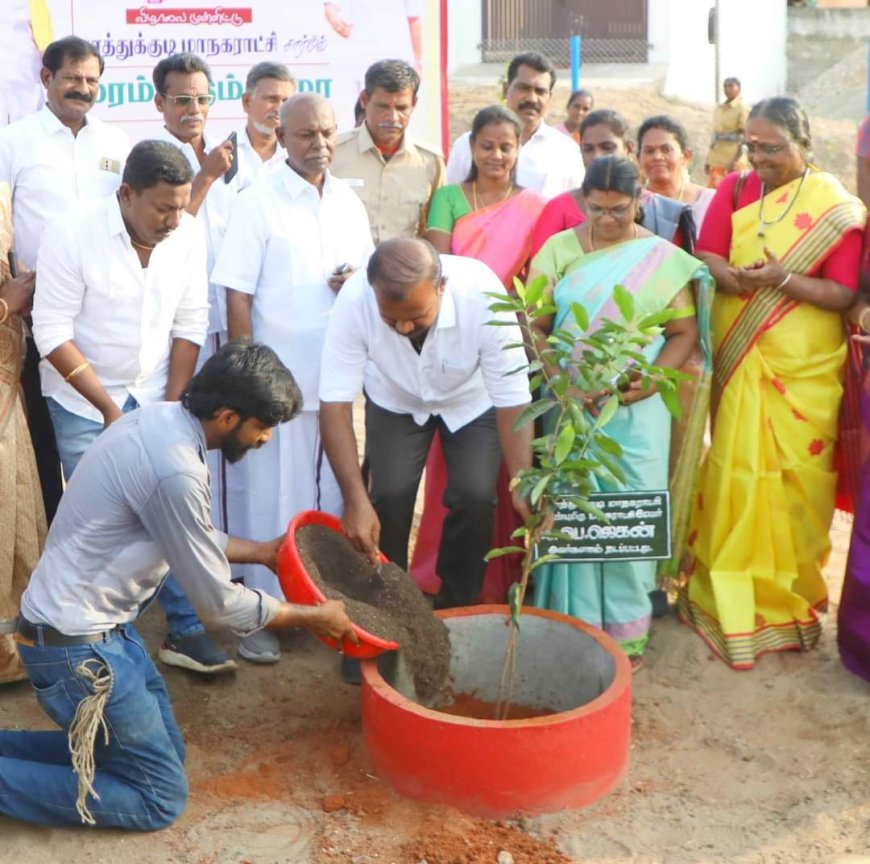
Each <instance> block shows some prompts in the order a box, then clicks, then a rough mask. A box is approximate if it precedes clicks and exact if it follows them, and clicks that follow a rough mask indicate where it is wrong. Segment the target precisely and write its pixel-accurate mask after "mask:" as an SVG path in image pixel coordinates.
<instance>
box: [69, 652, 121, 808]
mask: <svg viewBox="0 0 870 864" xmlns="http://www.w3.org/2000/svg"><path fill="white" fill-rule="evenodd" d="M92 666H93V667H94V668H92ZM76 674H77V675H81V677H82V678H85V679H87V680H88V681H89V682H90V683H91V686H92V687H93V691H94V692H93V693H92V694H91V695H90V696H87V697H85V698H84V699H82V701H81V702H79V704H78V705H77V706H76V713H75V717H74V718H73V722H72V724H71V725H70V727H69V736H68V740H69V751H70V754H71V755H72V768H73V771H75V773H76V774H78V778H79V797H78V799H77V800H76V810H78V814H79V816H80V817H81V820H82V822H83V823H84V824H85V825H96V820H95V819H94V817H93V815H91V811H90V810H89V809H88V804H87V797H88V795H92V796H93V797H94V798H95V799H96V800H97V801H99V800H100V796H99V795H98V794H97V791H96V789H94V779H95V775H96V772H97V765H96V761H95V759H94V744H95V742H96V739H97V733H98V732H99V729H100V727H102V729H103V738H104V743H105V744H108V743H109V727H108V725H107V724H106V717H105V710H106V702H107V701H108V699H109V693H110V692H111V690H112V673H111V671H110V670H109V667H108V666H106V664H105V663H103V662H101V661H100V660H96V659H94V658H91V659H89V660H85V661H84V662H83V663H82V664H80V665H79V666H77V667H76Z"/></svg>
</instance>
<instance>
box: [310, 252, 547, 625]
mask: <svg viewBox="0 0 870 864" xmlns="http://www.w3.org/2000/svg"><path fill="white" fill-rule="evenodd" d="M499 292H501V293H504V287H503V286H502V284H501V282H500V281H499V279H498V277H497V276H496V275H495V274H494V273H493V272H492V270H490V269H489V268H488V267H487V266H486V265H485V264H483V263H481V262H480V261H475V260H473V259H471V258H460V257H457V256H455V255H442V256H440V257H439V255H438V253H437V252H436V251H435V249H434V248H433V247H432V246H431V245H430V244H429V243H427V242H426V241H425V240H417V239H397V240H389V241H386V242H384V243H381V244H380V246H378V248H377V249H376V250H375V252H374V254H373V255H372V257H371V258H370V259H369V264H368V269H367V272H366V273H362V272H359V273H357V274H355V275H354V276H353V277H352V278H351V279H349V280H348V282H347V283H346V284H345V286H344V288H343V289H342V291H341V293H340V294H339V295H338V299H337V300H336V302H335V306H334V307H333V309H332V314H331V315H330V320H329V325H328V327H327V330H326V343H325V345H324V351H323V364H322V367H321V373H320V400H321V406H320V429H321V435H322V437H323V443H324V447H325V449H326V453H327V455H328V456H329V461H330V462H331V463H332V466H333V469H334V471H335V475H336V477H337V479H338V482H339V485H340V487H341V492H342V496H343V498H344V506H345V512H344V519H343V522H342V525H343V527H344V530H345V532H346V533H347V535H348V537H349V538H350V540H351V542H353V544H354V545H355V546H356V547H357V548H358V549H359V550H360V551H362V552H365V553H367V554H368V555H369V556H370V557H371V558H372V559H373V560H376V557H375V556H376V553H377V550H378V549H379V548H380V549H381V550H383V552H384V554H385V555H386V556H387V557H388V558H390V559H391V560H392V561H393V562H395V563H396V564H398V565H399V566H400V567H402V568H403V569H407V563H408V538H409V535H410V531H411V519H412V517H413V512H414V499H415V497H416V494H417V486H418V485H419V483H420V476H421V474H422V472H423V466H424V464H425V462H426V456H427V454H428V452H429V445H430V444H431V442H432V436H433V435H434V434H435V431H436V429H437V430H438V432H439V434H440V436H441V444H442V447H443V450H444V457H445V460H446V462H447V491H446V492H445V495H444V504H445V506H446V508H447V511H448V514H447V517H446V519H445V520H444V528H443V532H442V536H441V545H440V549H439V554H438V565H437V572H438V575H439V576H440V577H441V590H440V591H439V593H438V595H437V596H436V598H435V606H436V608H448V607H451V606H464V605H467V604H469V603H472V602H474V599H475V598H476V597H477V595H478V594H479V593H480V587H481V583H482V582H483V574H484V570H485V568H486V562H485V561H484V556H485V555H486V553H487V552H488V551H489V549H490V543H491V539H492V522H493V513H494V508H495V503H496V494H495V484H496V478H497V474H498V468H499V461H500V459H501V456H502V454H503V455H504V459H505V463H506V464H507V468H508V472H509V473H510V476H511V477H515V476H516V474H517V472H518V471H519V470H520V469H521V468H525V467H528V466H529V465H530V464H531V437H532V427H531V426H530V425H529V426H525V427H524V428H523V429H521V430H520V431H518V432H515V431H514V429H513V424H514V421H515V420H516V418H517V416H518V415H519V413H520V411H521V410H522V408H523V406H524V405H525V404H526V403H528V402H529V401H530V395H529V386H528V377H527V376H526V375H524V374H523V373H522V372H521V371H520V372H517V373H516V374H509V373H510V372H512V371H513V370H516V369H522V367H523V366H524V364H525V363H526V356H525V353H524V352H523V350H522V348H519V347H516V348H512V349H509V350H505V348H504V346H505V345H506V344H508V343H522V335H521V333H520V328H519V326H518V325H517V324H516V319H515V318H514V319H513V323H514V326H502V327H491V326H488V322H489V321H492V320H494V319H501V320H503V321H506V322H508V323H509V319H508V318H507V317H506V316H505V315H504V314H494V313H492V312H490V311H489V304H490V303H491V302H492V301H491V299H490V298H489V297H487V296H486V295H487V293H499ZM363 387H364V388H365V393H366V397H367V398H366V453H367V456H368V459H369V466H370V469H371V483H370V487H369V489H368V491H367V490H366V487H365V485H364V483H363V478H362V473H361V471H360V467H359V462H358V460H357V449H356V437H355V435H354V431H353V423H352V418H351V405H352V403H353V400H354V399H355V398H356V396H357V394H358V393H359V392H360V391H361V390H362V389H363ZM499 445H501V446H499ZM513 503H514V507H515V508H516V509H517V511H518V512H519V513H520V515H521V516H523V518H525V517H526V516H527V515H528V513H529V511H528V504H527V503H526V501H525V500H524V499H522V498H520V497H519V496H518V495H516V494H515V495H514V501H513Z"/></svg>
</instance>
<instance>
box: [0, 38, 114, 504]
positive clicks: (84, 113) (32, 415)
mask: <svg viewBox="0 0 870 864" xmlns="http://www.w3.org/2000/svg"><path fill="white" fill-rule="evenodd" d="M102 74H103V58H102V57H101V56H100V54H99V52H98V51H97V49H96V48H95V47H94V46H93V45H92V44H91V43H90V42H86V41H85V40H84V39H80V38H79V37H78V36H67V37H65V38H63V39H58V40H57V41H55V42H52V43H51V44H50V45H49V46H48V47H47V48H46V49H45V53H44V54H43V57H42V71H41V73H40V77H41V82H42V86H43V87H44V88H45V99H46V103H45V105H44V106H43V108H42V109H41V110H40V111H37V112H36V113H34V114H30V115H29V116H27V117H24V118H23V119H21V120H19V121H17V122H15V123H12V124H11V125H9V126H6V127H5V128H2V129H0V182H3V181H5V182H7V183H8V184H9V185H10V187H11V189H12V198H13V208H12V211H13V214H12V215H13V225H14V228H15V239H14V245H13V251H14V252H15V257H16V259H17V263H18V268H19V270H21V271H23V270H24V269H25V268H28V269H31V270H32V269H33V268H34V267H35V266H36V255H37V251H38V249H39V243H40V241H41V240H42V233H43V230H44V228H45V225H46V223H47V222H48V221H50V220H52V219H56V218H61V217H65V216H67V215H68V214H71V213H75V212H77V210H78V209H79V208H80V206H81V205H82V204H83V203H85V202H87V201H92V200H95V199H97V198H102V197H104V196H105V195H109V194H110V193H112V192H114V191H115V190H116V189H117V188H118V186H120V184H121V171H122V170H123V167H124V160H125V159H126V158H127V152H128V151H129V149H130V144H129V141H128V139H127V136H126V134H125V133H124V132H123V131H122V130H121V129H119V128H118V127H116V126H110V125H109V124H107V123H103V122H102V121H100V120H98V119H96V118H95V117H91V116H89V113H90V111H91V108H93V106H94V102H95V100H96V97H97V92H98V89H99V85H100V76H101V75H102ZM38 364H39V356H38V354H37V352H36V347H35V346H34V345H33V343H32V340H30V339H28V350H27V356H26V359H25V365H24V370H23V374H22V378H23V383H24V393H25V397H26V400H27V409H28V410H27V413H28V425H29V427H30V434H31V437H32V438H33V446H34V451H35V453H36V462H37V467H38V469H39V477H40V485H41V486H42V495H43V499H44V502H45V510H46V516H47V517H48V519H49V521H51V519H52V517H53V516H54V511H55V510H56V509H57V502H58V501H59V500H60V496H61V492H62V490H63V485H62V482H61V475H60V462H59V461H58V455H57V449H56V447H55V442H54V433H53V431H52V425H51V421H50V419H49V416H48V411H47V409H46V406H45V400H44V399H43V398H42V395H41V392H40V385H39V370H38Z"/></svg>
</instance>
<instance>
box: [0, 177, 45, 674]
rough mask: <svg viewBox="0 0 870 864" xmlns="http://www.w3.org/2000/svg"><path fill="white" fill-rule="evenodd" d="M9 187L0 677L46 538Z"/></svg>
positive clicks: (0, 316) (24, 297) (0, 415)
mask: <svg viewBox="0 0 870 864" xmlns="http://www.w3.org/2000/svg"><path fill="white" fill-rule="evenodd" d="M11 200H12V198H11V193H10V189H9V184H8V183H0V683H3V682H6V681H18V680H20V679H22V678H24V677H26V676H25V673H24V667H23V666H22V665H21V663H20V661H19V659H18V653H17V651H16V649H15V642H14V640H13V634H14V632H15V630H16V628H17V623H18V601H19V599H20V597H21V594H22V592H23V591H24V588H25V587H26V586H27V580H28V579H29V578H30V573H31V571H32V570H33V568H34V567H35V566H36V561H37V559H38V558H39V553H40V552H41V551H42V544H43V541H44V540H45V531H46V528H45V511H44V510H43V507H42V493H41V492H40V488H39V477H38V475H37V473H36V461H35V459H34V456H33V446H32V445H31V443H30V433H29V432H28V430H27V420H26V418H25V416H24V401H23V399H22V397H21V388H20V386H19V383H18V382H19V378H20V376H21V363H22V362H23V359H24V350H25V345H24V332H23V325H22V323H21V318H20V315H19V313H21V312H22V311H23V310H25V309H26V308H27V307H28V306H29V305H30V299H31V297H32V296H33V285H34V280H33V274H25V275H23V276H20V277H18V278H17V279H12V278H10V272H9V263H8V260H9V259H8V253H9V250H10V249H11V248H12V214H11V212H10V204H11Z"/></svg>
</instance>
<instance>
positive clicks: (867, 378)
mask: <svg viewBox="0 0 870 864" xmlns="http://www.w3.org/2000/svg"><path fill="white" fill-rule="evenodd" d="M867 236H868V239H870V232H868V235H867ZM868 265H870V243H868V244H867V246H866V251H865V257H864V279H863V282H864V285H863V292H862V294H861V297H860V298H859V300H858V302H857V303H856V305H855V307H854V308H853V309H852V312H851V314H850V318H851V319H852V322H853V323H854V324H856V325H857V326H858V331H859V332H858V333H857V335H855V336H853V337H852V338H853V340H854V341H855V342H857V343H863V347H864V349H865V352H866V357H865V361H864V370H863V375H862V382H861V390H860V395H859V405H860V417H861V429H860V432H861V448H860V466H861V467H860V471H859V473H858V477H857V484H856V486H857V489H856V491H855V522H854V525H853V527H852V543H851V546H850V547H849V560H848V562H847V564H846V577H845V579H844V581H843V595H842V597H841V598H840V610H839V613H838V616H837V643H838V645H839V647H840V657H841V658H842V660H843V665H844V666H845V667H846V668H847V669H849V670H850V671H851V672H854V673H855V674H856V675H859V676H861V677H862V678H864V679H866V680H867V681H870V294H868V293H867V287H868V286H867V281H868V278H870V266H868Z"/></svg>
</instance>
